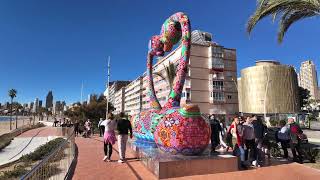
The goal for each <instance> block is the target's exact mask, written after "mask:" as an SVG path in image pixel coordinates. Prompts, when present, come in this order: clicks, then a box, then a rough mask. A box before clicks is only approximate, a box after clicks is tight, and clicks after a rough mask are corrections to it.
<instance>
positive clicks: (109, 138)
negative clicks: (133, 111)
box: [100, 113, 117, 162]
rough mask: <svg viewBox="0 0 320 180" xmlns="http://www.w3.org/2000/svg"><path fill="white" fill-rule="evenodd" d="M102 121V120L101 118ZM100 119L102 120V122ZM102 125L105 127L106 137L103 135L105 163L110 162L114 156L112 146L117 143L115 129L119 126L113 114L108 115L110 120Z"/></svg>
mask: <svg viewBox="0 0 320 180" xmlns="http://www.w3.org/2000/svg"><path fill="white" fill-rule="evenodd" d="M101 119H102V118H101ZM101 119H100V120H101ZM100 124H102V126H103V127H104V128H103V130H104V135H103V142H104V145H103V149H104V158H103V161H107V162H110V161H111V155H112V145H114V144H115V142H116V140H117V139H116V135H115V129H116V126H117V122H116V121H115V120H114V117H113V114H112V113H109V114H108V119H107V120H104V121H102V122H101V123H100Z"/></svg>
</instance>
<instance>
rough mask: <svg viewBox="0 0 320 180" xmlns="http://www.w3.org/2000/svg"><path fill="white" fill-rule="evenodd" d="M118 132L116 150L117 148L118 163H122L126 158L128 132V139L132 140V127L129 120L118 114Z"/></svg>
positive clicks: (122, 114)
mask: <svg viewBox="0 0 320 180" xmlns="http://www.w3.org/2000/svg"><path fill="white" fill-rule="evenodd" d="M117 130H118V148H119V156H120V159H119V160H118V162H119V163H123V162H124V161H125V158H126V147H127V141H128V133H129V131H130V138H131V139H132V137H133V136H132V127H131V123H130V121H129V120H127V119H125V117H124V113H123V112H121V113H120V119H119V120H117Z"/></svg>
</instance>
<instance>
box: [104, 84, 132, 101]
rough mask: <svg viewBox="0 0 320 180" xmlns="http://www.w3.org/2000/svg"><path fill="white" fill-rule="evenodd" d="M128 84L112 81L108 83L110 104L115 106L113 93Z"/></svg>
mask: <svg viewBox="0 0 320 180" xmlns="http://www.w3.org/2000/svg"><path fill="white" fill-rule="evenodd" d="M129 83H130V81H113V82H110V83H109V88H110V90H109V96H108V99H109V102H110V103H111V104H113V105H114V104H115V97H116V96H115V93H116V92H117V91H119V90H120V89H121V88H122V87H125V86H127V85H128V84H129Z"/></svg>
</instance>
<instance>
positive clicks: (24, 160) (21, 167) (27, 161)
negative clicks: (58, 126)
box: [0, 138, 65, 180]
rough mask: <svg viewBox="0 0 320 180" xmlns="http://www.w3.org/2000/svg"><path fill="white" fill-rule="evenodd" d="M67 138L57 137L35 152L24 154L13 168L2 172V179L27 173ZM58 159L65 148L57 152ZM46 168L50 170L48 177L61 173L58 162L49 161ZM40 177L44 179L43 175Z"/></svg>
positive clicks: (0, 174)
mask: <svg viewBox="0 0 320 180" xmlns="http://www.w3.org/2000/svg"><path fill="white" fill-rule="evenodd" d="M64 141H65V139H63V138H56V139H54V140H51V141H49V142H47V143H46V144H44V145H42V146H39V147H38V148H37V149H36V150H35V151H34V152H32V153H29V154H27V155H24V156H22V157H21V158H20V159H19V160H18V163H17V165H14V166H13V169H12V170H7V171H3V172H1V173H0V180H7V179H17V178H19V177H21V176H22V175H24V174H26V173H27V172H28V171H29V169H30V168H31V167H32V165H33V164H36V163H38V162H39V161H40V160H42V159H44V158H45V157H46V156H48V155H49V154H51V153H52V152H53V151H54V150H55V149H56V148H57V147H59V145H61V143H63V142H64ZM57 156H58V157H56V158H57V159H61V158H63V157H64V152H63V149H62V150H61V152H59V153H58V154H57ZM45 168H46V169H47V170H48V169H50V171H48V172H49V173H48V174H46V178H49V177H50V176H52V175H54V173H59V169H58V167H57V165H56V164H54V162H53V163H48V164H47V165H46V166H45ZM39 179H43V177H41V178H40V177H39Z"/></svg>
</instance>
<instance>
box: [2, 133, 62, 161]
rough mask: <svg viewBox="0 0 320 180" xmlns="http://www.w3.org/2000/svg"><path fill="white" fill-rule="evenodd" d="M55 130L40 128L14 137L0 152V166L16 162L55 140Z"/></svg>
mask: <svg viewBox="0 0 320 180" xmlns="http://www.w3.org/2000/svg"><path fill="white" fill-rule="evenodd" d="M56 131H57V130H56V129H55V128H51V127H42V128H37V129H32V130H29V131H26V132H24V133H22V134H21V135H19V136H18V137H15V138H14V139H13V140H12V141H11V143H10V144H9V145H8V146H7V147H5V148H4V149H3V150H2V151H1V152H0V166H1V165H4V164H7V163H10V162H13V161H16V160H18V159H19V158H20V157H21V156H22V155H25V154H28V153H30V152H33V151H34V150H35V149H36V148H37V147H39V146H41V145H43V144H45V143H47V142H48V141H50V140H52V139H54V138H56V137H57V136H56V135H57V134H56Z"/></svg>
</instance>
